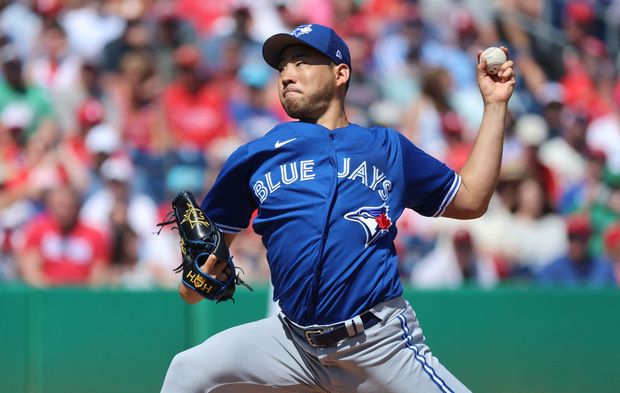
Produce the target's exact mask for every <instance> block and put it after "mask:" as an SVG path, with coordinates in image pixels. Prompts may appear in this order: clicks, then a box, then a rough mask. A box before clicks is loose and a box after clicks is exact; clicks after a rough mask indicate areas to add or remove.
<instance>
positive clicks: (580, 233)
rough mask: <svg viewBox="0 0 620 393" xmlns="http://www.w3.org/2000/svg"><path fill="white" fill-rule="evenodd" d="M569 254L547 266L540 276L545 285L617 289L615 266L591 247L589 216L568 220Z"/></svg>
mask: <svg viewBox="0 0 620 393" xmlns="http://www.w3.org/2000/svg"><path fill="white" fill-rule="evenodd" d="M566 227H567V231H566V232H567V237H568V252H567V253H566V255H564V256H561V257H560V258H557V259H555V260H553V261H552V262H551V263H549V264H548V265H546V266H544V267H543V268H542V269H541V270H540V272H539V273H538V274H537V277H536V278H537V282H538V283H539V284H541V285H560V286H575V285H586V286H614V285H615V277H614V271H613V269H612V267H611V265H610V264H609V263H608V262H607V261H605V260H604V259H602V258H600V257H596V256H593V255H592V254H591V253H590V251H589V247H588V242H589V240H590V237H591V235H592V226H591V224H590V220H589V218H587V217H585V216H571V217H569V218H568V219H567V224H566Z"/></svg>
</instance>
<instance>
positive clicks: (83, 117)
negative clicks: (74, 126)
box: [77, 99, 104, 127]
mask: <svg viewBox="0 0 620 393" xmlns="http://www.w3.org/2000/svg"><path fill="white" fill-rule="evenodd" d="M103 112H104V109H103V104H102V103H101V102H100V101H99V100H95V99H88V100H86V101H84V102H83V103H82V104H81V105H80V106H79V107H78V110H77V120H78V122H79V123H80V125H81V126H84V127H92V126H94V125H96V124H99V123H101V122H102V121H103Z"/></svg>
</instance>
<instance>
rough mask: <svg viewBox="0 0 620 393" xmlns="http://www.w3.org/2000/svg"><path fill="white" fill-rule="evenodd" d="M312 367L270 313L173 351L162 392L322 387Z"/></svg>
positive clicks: (191, 392)
mask: <svg viewBox="0 0 620 393" xmlns="http://www.w3.org/2000/svg"><path fill="white" fill-rule="evenodd" d="M311 368H312V362H311V361H310V360H308V359H306V357H304V356H303V355H302V354H301V353H300V352H299V351H298V350H297V348H296V347H295V346H294V344H293V342H292V341H291V340H289V338H288V337H287V332H286V331H285V329H284V328H283V326H282V322H281V321H280V320H279V319H278V317H277V316H274V317H270V318H267V319H262V320H260V321H256V322H252V323H248V324H244V325H240V326H236V327H233V328H230V329H227V330H225V331H223V332H221V333H218V334H216V335H214V336H212V337H210V338H209V339H208V340H206V341H205V342H203V343H202V344H200V345H197V346H195V347H193V348H190V349H188V350H186V351H183V352H181V353H179V354H177V355H176V356H175V357H174V359H173V360H172V362H171V364H170V367H169V369H168V372H167V374H166V378H165V380H164V384H163V387H162V393H198V392H200V393H203V392H217V393H225V392H234V391H236V392H239V391H243V392H249V393H250V392H257V393H258V392H272V391H273V392H283V391H289V392H324V390H321V389H319V388H318V387H317V386H318V384H317V382H316V381H315V379H314V377H313V374H312V372H311Z"/></svg>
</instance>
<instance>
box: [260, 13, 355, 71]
mask: <svg viewBox="0 0 620 393" xmlns="http://www.w3.org/2000/svg"><path fill="white" fill-rule="evenodd" d="M291 45H305V46H308V47H310V48H313V49H315V50H317V51H319V52H321V53H322V54H324V55H325V56H327V57H329V58H330V59H331V60H332V61H333V62H334V63H336V64H346V65H347V66H348V67H349V68H351V55H350V53H349V47H348V46H347V44H346V43H345V42H344V40H343V39H342V38H340V36H339V35H338V34H336V32H335V31H334V30H333V29H331V28H329V27H327V26H323V25H319V24H316V23H315V24H304V25H300V26H297V28H295V30H293V31H292V32H290V33H280V34H276V35H274V36H271V37H269V38H268V39H267V41H265V43H264V44H263V57H264V58H265V61H266V62H267V64H269V65H270V66H271V67H273V68H275V69H278V65H279V63H280V55H281V54H282V51H283V50H284V49H286V48H287V47H289V46H291Z"/></svg>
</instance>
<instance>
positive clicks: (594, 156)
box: [586, 148, 607, 163]
mask: <svg viewBox="0 0 620 393" xmlns="http://www.w3.org/2000/svg"><path fill="white" fill-rule="evenodd" d="M586 157H587V158H588V159H590V160H596V161H599V162H602V163H605V162H606V161H607V154H606V153H605V151H603V150H601V149H595V148H591V149H588V150H587V151H586Z"/></svg>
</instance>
